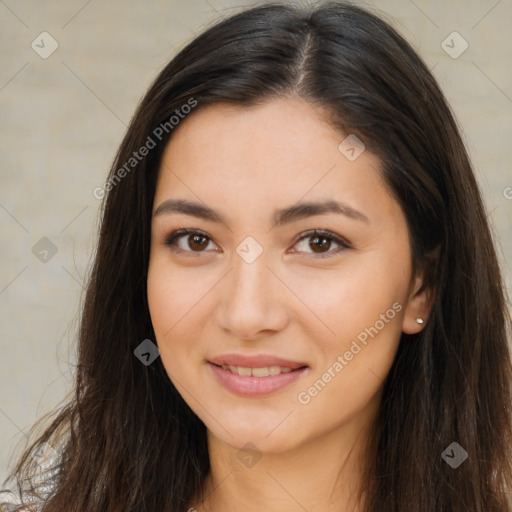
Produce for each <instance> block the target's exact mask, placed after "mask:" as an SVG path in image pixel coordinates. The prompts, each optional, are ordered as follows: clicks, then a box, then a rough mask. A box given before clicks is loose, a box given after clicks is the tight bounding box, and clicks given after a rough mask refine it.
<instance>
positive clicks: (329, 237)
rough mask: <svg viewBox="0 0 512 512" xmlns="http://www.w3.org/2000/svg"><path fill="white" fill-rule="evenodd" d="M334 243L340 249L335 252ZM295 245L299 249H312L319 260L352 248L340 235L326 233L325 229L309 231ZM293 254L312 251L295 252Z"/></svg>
mask: <svg viewBox="0 0 512 512" xmlns="http://www.w3.org/2000/svg"><path fill="white" fill-rule="evenodd" d="M333 243H334V244H335V245H337V246H338V248H337V249H335V250H331V248H332V245H333ZM294 245H295V246H297V247H302V249H310V250H311V251H312V253H314V254H317V255H318V257H319V258H326V257H329V256H331V255H332V254H336V253H338V252H340V251H342V250H344V249H351V248H352V246H351V244H350V243H349V242H348V241H347V240H345V239H343V238H342V237H340V236H338V235H335V234H334V233H332V232H331V231H326V230H323V229H315V230H312V231H308V232H307V233H303V234H302V235H301V236H300V238H299V239H298V241H297V242H296V243H295V244H294ZM291 252H310V251H307V250H305V251H304V250H293V251H291ZM310 254H311V252H310Z"/></svg>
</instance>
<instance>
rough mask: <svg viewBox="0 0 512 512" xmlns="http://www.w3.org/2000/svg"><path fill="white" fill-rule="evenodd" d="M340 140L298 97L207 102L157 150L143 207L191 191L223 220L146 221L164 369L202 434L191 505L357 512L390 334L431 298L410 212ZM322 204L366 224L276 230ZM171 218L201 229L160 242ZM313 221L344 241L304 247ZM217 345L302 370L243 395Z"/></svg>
mask: <svg viewBox="0 0 512 512" xmlns="http://www.w3.org/2000/svg"><path fill="white" fill-rule="evenodd" d="M347 135H348V134H341V133H339V131H337V130H335V129H334V128H333V127H332V126H330V125H329V124H328V123H327V122H326V121H325V118H324V117H323V115H322V112H320V111H319V110H318V109H317V108H313V107H312V106H311V105H309V104H308V103H306V102H305V101H304V100H302V99H300V98H296V97H289V98H285V99H284V98H281V99H272V100H269V101H268V102H267V103H265V104H263V105H260V106H257V107H253V108H242V107H237V106H233V105H229V104H214V105H210V106H207V107H203V108H200V109H198V110H197V111H196V112H194V113H193V114H191V115H189V116H188V117H187V118H186V120H184V121H182V123H181V124H180V125H179V127H178V128H176V129H175V132H174V133H173V137H172V138H171V140H170V142H169V143H168V146H167V148H166V150H165V153H164V155H163V159H162V165H161V169H160V172H159V177H158V183H157V188H156V193H155V199H154V210H153V211H154V212H155V211H156V209H157V208H158V206H159V205H160V204H161V203H162V202H163V201H166V200H168V199H171V198H172V199H186V200H191V201H197V202H200V203H202V204H205V205H207V206H208V207H210V208H212V209H214V210H215V211H217V212H218V213H219V214H220V215H222V216H223V218H224V219H225V223H220V222H214V221H212V220H205V219H200V218H196V217H193V216H191V215H188V214H184V213H169V212H167V213H162V214H159V215H156V216H155V215H154V217H153V221H152V241H151V256H150V264H149V274H148V300H149V307H150V313H151V319H152V323H153V326H154V330H155V334H156V341H157V344H158V346H159V349H160V352H161V358H162V362H163V364H164V366H165V368H166V371H167V372H168V374H169V377H170V378H171V380H172V381H173V383H174V385H175V386H176V388H177V389H178V391H179V392H180V393H181V395H182V396H183V398H184V399H185V400H186V402H187V403H188V404H189V406H190V407H191V408H192V410H193V411H194V412H195V413H196V414H197V415H198V416H199V418H200V419H201V420H202V421H203V422H204V424H205V425H206V427H207V429H208V442H209V451H210V460H211V473H210V475H209V477H208V481H207V485H206V493H205V495H206V496H207V497H206V499H205V500H204V502H202V503H201V502H200V500H197V502H196V503H193V504H191V506H193V507H195V508H196V509H197V510H199V511H202V510H214V511H219V510H222V511H223V512H224V511H227V512H229V511H231V510H233V511H235V510H246V511H262V510H265V511H267V512H273V511H277V510H279V511H282V510H287V511H303V510H304V509H305V510H308V511H310V512H313V511H320V510H322V511H323V512H326V511H327V512H329V511H334V510H336V511H339V510H344V509H346V510H359V508H358V507H357V505H356V504H355V502H353V501H352V502H351V501H350V499H351V496H352V494H353V492H354V490H355V489H357V486H358V485H359V483H360V481H361V480H360V479H361V472H362V469H361V468H362V457H363V455H364V446H365V442H366V440H367V432H368V428H369V426H370V423H371V421H372V420H373V418H374V417H375V414H376V412H377V409H378V406H379V403H380V400H381V392H382V384H383V379H384V378H385V376H386V374H387V373H388V371H389V369H390V367H391V364H392V362H393V359H394V356H395V354H396V350H397V348H398V344H399V341H400V336H401V333H402V332H407V333H415V332H418V331H419V330H420V329H422V328H423V325H421V324H418V323H417V322H416V318H418V317H422V318H423V319H424V320H426V319H427V315H428V311H429V305H430V298H429V293H428V290H425V289H424V287H423V286H422V276H421V275H417V276H413V275H412V273H411V250H410V239H409V233H408V230H407V225H406V220H405V217H404V214H403V212H402V210H401V208H400V207H399V205H398V203H397V202H396V201H395V199H394V198H393V197H392V196H391V194H390V193H389V190H388V188H387V186H386V184H385V183H384V181H383V179H382V176H381V171H380V162H379V159H378V158H377V157H376V156H375V155H373V154H371V153H370V152H369V151H368V150H365V151H364V152H363V153H362V154H361V155H360V156H359V157H358V158H357V159H356V160H354V161H352V162H351V161H349V160H348V159H347V158H346V157H345V156H344V155H343V154H342V153H341V152H340V151H339V150H338V145H339V144H340V142H341V141H342V140H343V139H344V138H345V137H346V136H347ZM330 199H332V200H337V201H343V202H344V203H346V204H348V205H350V206H351V207H352V208H353V209H355V210H357V211H358V212H361V213H362V214H364V215H365V216H366V217H367V219H368V221H367V222H366V221H363V220H360V219H353V218H349V217H348V216H345V215H342V214H338V213H327V214H322V215H315V216H311V217H307V218H302V219H298V220H295V221H294V222H291V223H289V224H284V225H274V224H275V223H274V213H275V211H276V210H278V209H281V208H285V207H288V206H292V205H294V204H296V203H297V202H299V201H300V202H305V201H323V200H330ZM181 228H190V229H198V230H201V231H203V232H205V233H206V234H207V237H209V238H206V239H200V241H201V244H202V245H201V244H197V243H195V244H194V241H193V240H192V242H191V243H189V241H190V239H189V236H188V235H185V236H183V237H182V238H181V239H180V241H179V242H176V245H175V246H174V248H173V247H172V246H169V245H167V244H166V243H165V240H166V238H167V237H168V236H169V234H170V233H172V232H173V231H175V230H178V229H181ZM312 229H324V230H328V231H332V232H333V233H334V234H336V235H338V236H340V237H342V238H345V239H346V240H348V241H349V242H350V244H351V248H341V249H340V246H339V245H338V244H337V243H336V242H335V241H332V240H331V242H330V245H329V242H328V241H325V240H324V241H323V242H322V241H320V242H319V245H320V248H319V249H318V250H317V252H315V249H314V248H312V247H311V245H312V244H313V245H315V244H314V243H315V236H314V235H310V236H309V238H305V239H303V240H301V241H298V240H297V239H298V238H299V236H300V235H301V234H303V233H304V232H306V231H308V230H312ZM248 236H251V237H253V238H254V239H255V240H256V241H257V242H258V244H259V245H260V246H261V247H262V249H263V252H262V254H261V255H260V256H259V257H258V258H257V259H256V260H255V261H254V262H252V263H247V262H246V261H244V259H243V258H242V257H240V256H239V254H238V253H237V252H236V249H237V246H239V244H240V243H241V242H242V241H243V240H244V239H245V238H246V237H248ZM317 242H318V241H317ZM178 244H179V245H178ZM322 244H323V245H322ZM178 249H181V252H178ZM325 254H326V255H327V257H324V258H322V257H320V256H322V255H325ZM397 302H398V303H399V304H400V305H401V306H402V308H401V310H400V311H399V312H397V313H396V316H394V318H393V319H391V320H389V321H388V322H386V323H385V326H384V328H382V329H381V330H379V332H378V334H377V335H376V336H374V337H373V338H368V343H367V345H366V346H364V347H363V348H362V350H361V351H360V352H359V353H358V354H357V355H355V356H354V357H353V359H352V360H351V361H349V362H348V364H347V365H346V366H344V368H343V370H342V371H341V372H339V373H338V374H336V377H334V378H332V379H331V381H330V382H329V383H328V384H327V385H326V386H325V387H324V388H323V389H322V390H321V391H320V392H318V393H317V394H316V396H314V397H313V398H311V400H310V401H309V403H307V404H305V405H304V404H302V403H300V402H299V401H298V398H297V396H298V394H299V393H300V392H303V391H307V390H308V388H310V387H311V385H312V384H313V383H314V382H315V381H316V380H317V379H319V378H321V376H322V375H323V374H324V373H325V372H326V371H327V369H328V368H329V367H332V365H333V363H334V362H335V361H336V360H337V358H338V356H339V355H343V354H344V353H345V352H346V351H347V350H349V348H350V346H351V343H352V342H353V340H355V339H356V338H357V336H358V334H360V333H361V332H362V331H364V329H365V328H368V327H370V326H374V325H375V323H376V321H377V320H379V318H381V316H380V315H381V314H383V313H385V312H386V311H387V310H389V309H390V308H392V305H393V304H394V303H397ZM227 353H237V354H246V355H254V354H272V355H276V356H280V357H282V358H286V359H290V360H294V361H299V362H304V363H306V364H307V365H308V369H307V370H306V371H305V372H304V374H303V375H302V376H301V377H300V378H299V379H298V380H297V381H295V382H294V383H292V384H290V385H289V386H287V387H285V388H284V389H282V390H280V391H278V392H275V393H272V394H271V395H269V396H266V397H258V398H255V397H242V396H238V395H235V394H233V393H232V392H230V391H228V390H227V389H226V388H224V387H223V386H222V385H221V384H219V383H218V381H217V380H216V379H215V377H214V375H213V372H212V370H211V367H210V366H209V365H208V363H207V362H206V361H207V360H209V359H211V358H212V357H214V356H219V355H222V354H227ZM249 442H250V443H252V444H253V445H254V446H255V447H256V448H257V450H258V452H257V453H256V454H253V455H256V456H257V457H259V460H258V461H257V463H255V464H254V465H251V466H250V467H249V465H248V464H244V462H243V461H242V460H241V458H240V457H238V456H237V454H239V450H240V449H242V448H243V447H244V446H246V444H247V443H249ZM253 460H256V459H253ZM352 499H353V496H352ZM340 507H342V508H340Z"/></svg>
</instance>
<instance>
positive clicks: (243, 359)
mask: <svg viewBox="0 0 512 512" xmlns="http://www.w3.org/2000/svg"><path fill="white" fill-rule="evenodd" d="M208 362H209V363H213V364H215V365H217V366H222V365H223V364H227V365H230V366H242V367H244V368H263V367H265V366H280V367H281V368H284V367H288V368H291V369H292V370H297V369H298V368H301V367H303V366H308V365H307V364H306V363H299V362H297V361H290V360H288V359H283V358H281V357H277V356H273V355H270V354H260V355H255V356H244V355H242V354H225V355H222V356H217V357H214V358H212V359H209V360H208ZM259 378H265V377H259Z"/></svg>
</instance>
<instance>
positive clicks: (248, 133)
mask: <svg viewBox="0 0 512 512" xmlns="http://www.w3.org/2000/svg"><path fill="white" fill-rule="evenodd" d="M347 135H348V134H343V133H341V132H340V131H339V130H336V129H335V128H333V127H332V125H331V124H329V122H328V121H327V119H326V117H325V115H324V113H323V112H321V111H320V110H318V109H315V108H314V107H312V106H311V105H310V104H308V103H307V102H305V101H304V100H302V99H298V98H286V99H274V100H270V101H268V102H267V103H265V104H263V105H259V106H256V107H251V108H247V107H240V106H235V105H231V104H226V103H218V104H213V105H208V106H206V107H201V106H200V105H199V108H198V110H197V111H195V112H194V113H193V114H191V115H189V116H188V117H187V118H186V119H185V120H184V121H182V122H181V124H180V125H179V126H178V127H177V129H175V131H174V132H173V135H172V138H171V139H170V141H169V143H168V145H167V147H166V149H165V152H164V155H163V158H162V161H161V167H160V171H159V179H158V184H157V190H156V196H155V204H156V203H158V202H159V201H161V200H164V199H167V198H168V196H170V195H172V196H173V197H177V196H181V197H186V198H189V199H195V200H199V201H204V202H207V203H210V202H213V203H215V206H218V207H219V208H221V207H222V206H223V205H226V206H227V205H228V204H229V205H230V206H232V205H233V204H234V203H235V202H236V203H237V204H239V205H240V207H245V209H246V210H250V211H252V212H253V213H254V212H255V211H256V210H258V211H261V210H264V209H265V208H268V209H271V208H272V207H273V206H272V205H274V206H282V205H283V204H292V203H296V202H298V201H299V200H301V199H302V200H319V199H337V200H340V201H344V202H346V203H348V204H351V205H353V206H354V207H355V208H358V209H366V210H367V211H369V212H372V211H376V210H379V209H380V214H382V209H383V208H384V209H385V208H388V209H389V208H391V209H393V208H395V207H396V205H393V204H391V203H390V201H391V202H394V201H393V199H392V198H391V196H390V195H389V193H388V190H387V186H386V185H385V183H384V180H383V178H382V174H381V170H380V161H379V159H378V158H377V157H376V156H375V155H373V154H371V153H370V152H369V151H364V152H363V153H362V154H361V155H360V156H359V157H358V158H356V159H355V160H354V161H350V160H349V159H347V157H346V156H345V155H344V154H343V153H342V152H341V151H340V150H339V145H340V143H341V142H342V141H343V140H344V139H345V138H346V137H347ZM384 196H385V197H384Z"/></svg>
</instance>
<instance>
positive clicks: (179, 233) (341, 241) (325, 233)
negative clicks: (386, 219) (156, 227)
mask: <svg viewBox="0 0 512 512" xmlns="http://www.w3.org/2000/svg"><path fill="white" fill-rule="evenodd" d="M186 235H200V236H204V237H205V238H207V239H208V240H210V241H211V242H213V243H214V244H215V245H217V246H218V244H217V242H216V241H215V240H214V239H213V238H212V237H211V236H210V235H209V234H208V233H206V232H205V231H202V230H200V229H195V228H194V229H192V228H182V229H178V230H175V231H173V232H172V233H170V234H169V235H168V236H167V237H166V238H165V241H164V243H165V245H169V246H172V245H173V244H174V242H175V241H176V240H178V239H179V238H181V237H183V236H186ZM313 236H320V237H325V238H328V239H330V240H332V241H333V242H334V243H336V244H338V245H339V246H340V247H339V248H338V249H334V250H329V251H327V252H325V253H315V252H311V253H308V254H312V255H315V256H314V257H315V258H326V257H329V256H331V255H333V254H336V253H338V252H339V251H340V250H343V249H352V248H353V246H352V244H351V243H350V242H349V241H348V240H347V239H346V238H344V237H342V236H340V235H337V234H336V233H333V232H332V231H329V230H326V229H310V230H308V231H304V232H302V233H300V234H299V235H298V236H297V237H296V238H295V239H294V240H293V242H292V247H294V246H295V245H297V244H298V243H299V242H301V241H302V240H304V239H306V238H311V237H313ZM176 252H180V253H189V254H195V255H200V254H201V253H203V252H206V251H183V250H181V249H178V250H177V251H176ZM221 252H222V250H221ZM290 252H292V253H300V252H301V251H296V250H292V251H290Z"/></svg>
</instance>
